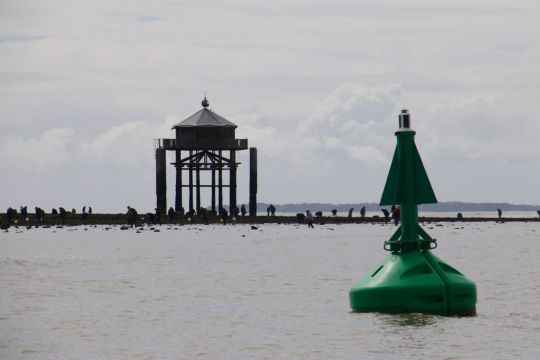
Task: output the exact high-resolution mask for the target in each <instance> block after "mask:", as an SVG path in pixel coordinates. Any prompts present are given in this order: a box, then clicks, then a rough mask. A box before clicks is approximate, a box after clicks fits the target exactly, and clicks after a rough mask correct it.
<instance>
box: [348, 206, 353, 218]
mask: <svg viewBox="0 0 540 360" xmlns="http://www.w3.org/2000/svg"><path fill="white" fill-rule="evenodd" d="M353 211H354V208H350V209H349V216H348V218H349V220H351V219H352V212H353Z"/></svg>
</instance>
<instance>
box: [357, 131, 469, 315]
mask: <svg viewBox="0 0 540 360" xmlns="http://www.w3.org/2000/svg"><path fill="white" fill-rule="evenodd" d="M415 134H416V133H415V132H414V131H410V130H405V131H398V132H396V137H397V146H396V150H395V152H394V158H393V160H392V164H391V166H390V171H389V173H388V178H387V180H386V184H385V187H384V190H383V194H382V197H381V202H380V205H399V206H400V210H401V225H400V227H399V228H398V229H397V230H396V232H395V233H394V234H393V235H392V236H391V237H390V239H389V241H387V242H386V243H385V248H386V249H387V250H390V251H391V252H392V254H391V255H389V256H388V257H387V258H386V259H385V260H384V261H383V262H382V263H380V264H379V265H377V266H376V267H375V268H374V269H373V271H372V272H370V273H369V274H367V275H366V276H364V277H363V278H362V279H360V280H359V281H358V282H357V283H356V284H355V285H354V286H353V288H352V289H351V290H350V291H349V300H350V304H351V308H352V310H353V311H358V312H373V311H375V312H387V313H403V312H422V313H431V314H439V315H474V314H475V313H476V285H475V284H474V283H473V282H472V281H470V280H469V279H467V278H466V277H465V276H464V275H463V274H461V273H460V272H459V271H457V270H456V269H454V268H453V267H451V266H450V265H448V264H446V263H445V262H443V261H442V260H440V259H438V258H437V257H436V256H435V255H433V254H432V253H431V251H429V250H431V249H434V248H435V247H436V241H435V240H434V239H432V238H431V237H430V236H429V235H428V234H427V232H426V231H425V230H424V229H422V228H421V227H420V225H418V204H429V203H436V202H437V198H436V197H435V193H434V192H433V188H432V187H431V183H430V182H429V179H428V176H427V173H426V170H425V168H424V165H423V163H422V159H421V158H420V154H419V153H418V149H417V148H416V145H415V143H414V136H415Z"/></svg>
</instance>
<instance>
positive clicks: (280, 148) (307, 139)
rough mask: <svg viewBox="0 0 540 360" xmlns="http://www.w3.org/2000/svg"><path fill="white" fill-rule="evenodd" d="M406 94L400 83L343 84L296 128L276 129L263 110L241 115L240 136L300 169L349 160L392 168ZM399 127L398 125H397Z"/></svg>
mask: <svg viewBox="0 0 540 360" xmlns="http://www.w3.org/2000/svg"><path fill="white" fill-rule="evenodd" d="M402 93H403V91H402V89H401V86H400V85H399V84H396V83H393V84H379V85H374V86H368V85H365V84H362V83H349V82H345V83H343V84H340V85H338V86H337V87H336V88H335V89H334V90H333V91H332V92H331V93H330V94H329V95H328V96H326V97H325V98H324V99H323V100H322V102H321V104H320V106H319V107H318V108H317V109H316V110H315V111H314V112H313V113H312V114H311V115H309V116H307V117H305V118H304V119H301V120H300V121H298V122H296V123H295V124H293V125H292V126H291V125H289V126H287V124H281V126H280V127H279V128H278V127H275V126H271V125H268V124H272V121H270V120H269V119H268V117H267V116H266V115H265V114H263V113H262V111H261V110H260V109H247V110H246V111H245V112H243V113H238V114H235V115H234V117H235V119H237V120H239V123H241V127H239V130H238V132H239V134H241V135H243V136H246V137H248V138H249V139H250V142H251V143H253V144H257V146H258V147H260V148H261V151H262V153H264V154H265V155H266V156H270V157H275V158H281V159H282V160H286V161H289V162H292V163H294V164H314V163H322V162H325V163H331V162H332V161H341V159H347V160H348V161H352V162H353V163H357V164H360V165H363V166H367V167H381V166H386V165H387V164H388V163H389V155H388V152H389V147H388V134H391V133H392V131H393V129H392V128H391V125H390V124H391V123H390V119H391V118H392V117H394V115H395V114H394V113H395V109H396V107H397V105H398V101H399V99H400V97H401V95H402ZM392 124H393V123H392Z"/></svg>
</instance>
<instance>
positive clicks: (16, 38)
mask: <svg viewBox="0 0 540 360" xmlns="http://www.w3.org/2000/svg"><path fill="white" fill-rule="evenodd" d="M46 38H47V37H45V36H36V35H7V36H0V44H3V43H9V42H33V41H40V40H43V39H46Z"/></svg>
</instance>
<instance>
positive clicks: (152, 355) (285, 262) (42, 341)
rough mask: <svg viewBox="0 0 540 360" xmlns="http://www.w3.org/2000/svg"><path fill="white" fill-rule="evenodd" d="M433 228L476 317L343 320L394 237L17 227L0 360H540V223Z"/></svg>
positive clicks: (6, 266)
mask: <svg viewBox="0 0 540 360" xmlns="http://www.w3.org/2000/svg"><path fill="white" fill-rule="evenodd" d="M424 228H425V229H426V230H427V231H428V232H429V233H430V234H431V235H432V236H434V237H436V238H437V239H438V241H439V248H437V249H436V250H435V254H436V255H437V256H438V257H440V258H441V259H443V260H445V261H447V262H448V263H449V264H451V265H452V266H454V267H456V268H457V269H459V270H460V271H462V272H463V273H464V274H465V275H466V276H467V277H469V278H470V279H472V280H473V281H475V282H476V284H477V287H478V305H477V310H478V316H476V317H471V318H458V317H440V316H432V315H421V314H409V315H383V314H357V313H351V312H350V311H349V303H348V290H349V288H350V287H351V286H352V285H353V283H354V282H355V281H356V280H357V279H358V278H360V277H361V276H362V275H363V274H364V273H367V272H368V271H370V270H371V269H372V268H373V267H374V266H375V265H376V264H377V263H378V262H379V261H380V260H382V259H383V258H384V257H385V256H386V253H385V251H384V250H383V249H382V243H383V241H384V240H387V238H388V237H389V236H390V235H391V233H392V231H393V226H391V225H373V224H357V225H353V224H351V225H331V224H327V225H322V226H316V228H315V229H308V228H307V227H304V226H301V227H298V226H294V225H261V226H259V227H258V229H251V228H250V226H246V225H241V226H240V225H236V226H217V225H215V226H212V225H210V226H183V227H178V228H176V229H175V228H167V227H165V226H163V227H159V229H160V232H153V231H150V230H144V231H142V232H141V233H135V231H133V230H128V231H121V230H120V229H119V228H118V227H112V228H110V229H109V228H107V227H104V226H100V227H88V228H85V227H74V228H61V229H60V228H58V229H57V228H48V229H32V230H26V229H24V230H18V231H15V229H10V231H9V232H8V233H0V358H2V359H19V358H23V359H26V358H28V359H70V358H73V359H75V358H76V359H106V358H107V359H193V358H204V359H407V358H428V357H430V358H433V359H518V358H519V359H523V358H530V359H535V358H538V355H539V353H540V300H539V299H540V261H539V260H538V251H537V249H538V246H539V244H540V222H529V223H505V224H495V223H462V224H450V223H441V224H425V225H424ZM107 229H108V230H107Z"/></svg>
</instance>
